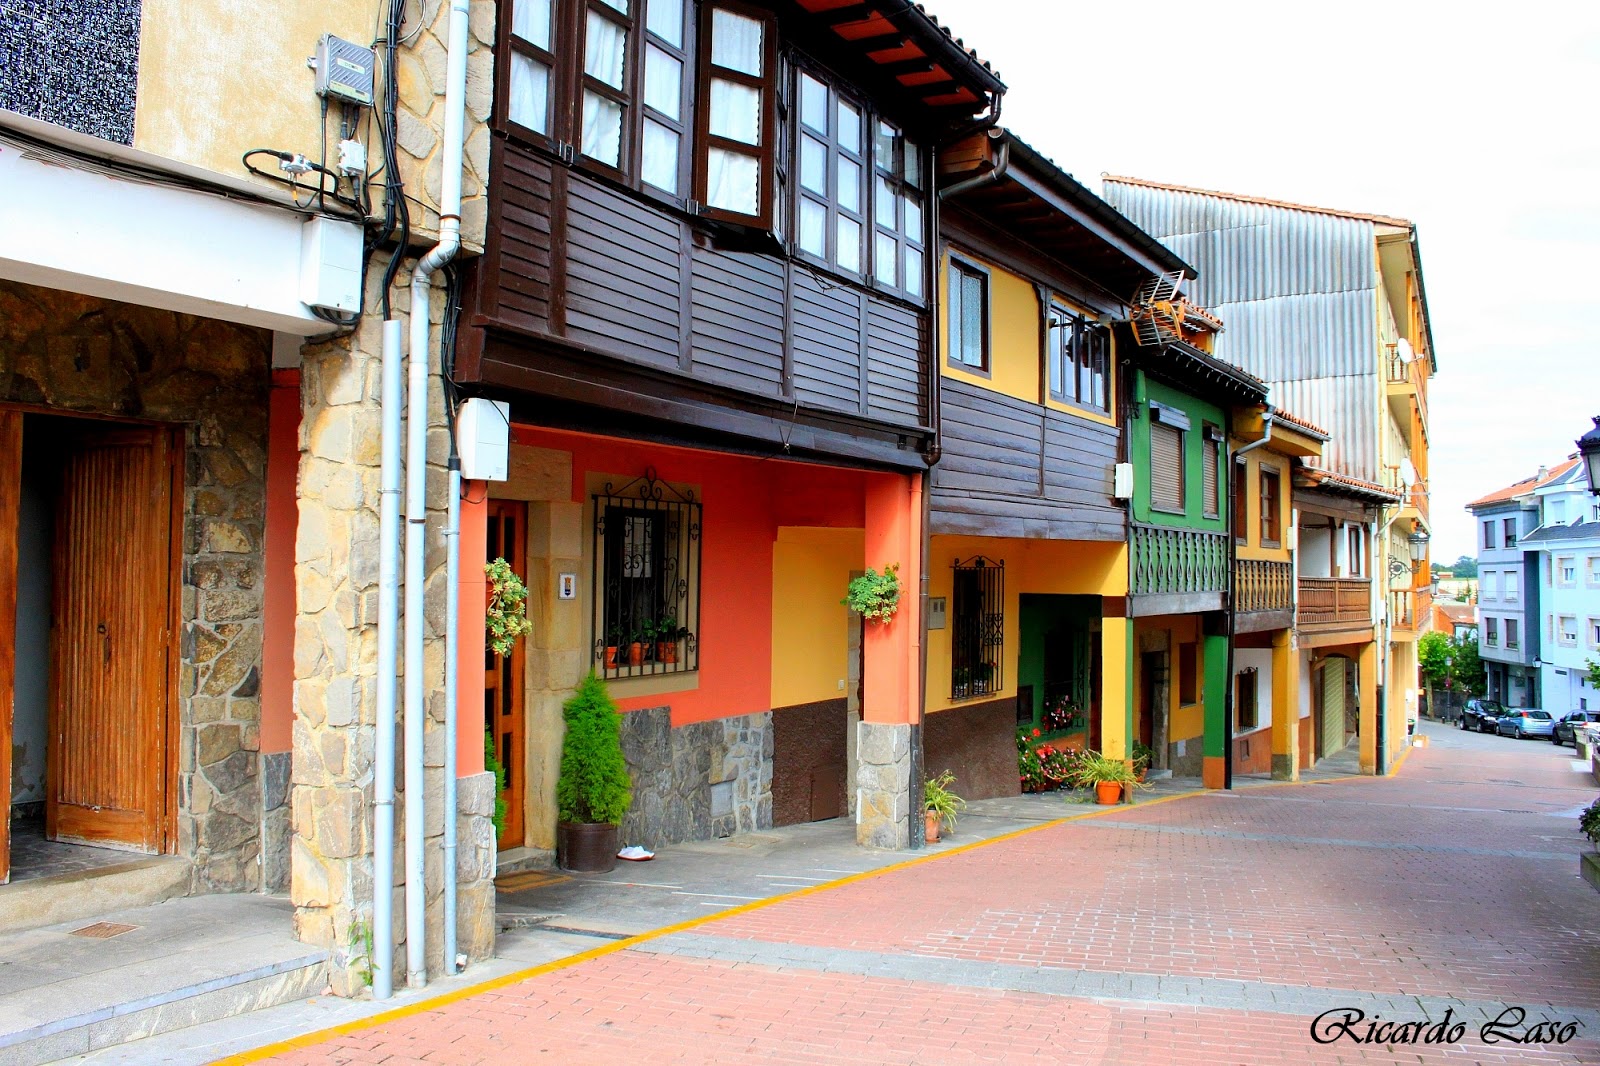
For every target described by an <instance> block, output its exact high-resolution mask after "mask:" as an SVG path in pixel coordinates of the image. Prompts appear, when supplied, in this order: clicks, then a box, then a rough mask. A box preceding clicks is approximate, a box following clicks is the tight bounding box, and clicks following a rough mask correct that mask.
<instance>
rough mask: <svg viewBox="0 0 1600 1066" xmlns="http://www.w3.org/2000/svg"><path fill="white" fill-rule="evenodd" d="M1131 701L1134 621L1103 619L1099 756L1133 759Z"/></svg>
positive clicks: (1132, 694)
mask: <svg viewBox="0 0 1600 1066" xmlns="http://www.w3.org/2000/svg"><path fill="white" fill-rule="evenodd" d="M1133 701H1134V687H1133V619H1131V618H1111V617H1104V618H1102V619H1101V621H1100V708H1101V710H1100V752H1101V754H1103V755H1105V756H1107V757H1109V758H1113V759H1126V758H1129V757H1131V756H1132V754H1133V721H1134V706H1133ZM1151 713H1152V714H1154V713H1155V710H1154V709H1152V712H1151Z"/></svg>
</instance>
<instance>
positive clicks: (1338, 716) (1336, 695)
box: [1319, 659, 1345, 757]
mask: <svg viewBox="0 0 1600 1066" xmlns="http://www.w3.org/2000/svg"><path fill="white" fill-rule="evenodd" d="M1344 675H1345V660H1343V659H1328V660H1327V661H1325V662H1324V663H1323V666H1322V742H1321V744H1320V745H1319V749H1320V751H1321V754H1322V755H1323V756H1324V757H1326V756H1329V755H1334V754H1337V753H1338V752H1341V751H1343V750H1344V746H1345V732H1344V716H1345V700H1344V693H1345V681H1344Z"/></svg>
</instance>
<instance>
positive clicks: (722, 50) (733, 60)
mask: <svg viewBox="0 0 1600 1066" xmlns="http://www.w3.org/2000/svg"><path fill="white" fill-rule="evenodd" d="M762 30H763V26H762V24H761V23H759V22H757V21H756V20H755V19H752V18H745V17H744V16H743V15H735V14H734V13H733V12H732V11H726V10H723V9H722V8H720V7H719V8H716V9H714V10H713V11H712V12H711V62H712V64H713V65H715V66H719V67H723V68H725V69H727V70H737V71H738V72H739V73H741V74H749V75H751V76H753V77H757V78H759V77H760V76H761V52H762V48H761V33H762Z"/></svg>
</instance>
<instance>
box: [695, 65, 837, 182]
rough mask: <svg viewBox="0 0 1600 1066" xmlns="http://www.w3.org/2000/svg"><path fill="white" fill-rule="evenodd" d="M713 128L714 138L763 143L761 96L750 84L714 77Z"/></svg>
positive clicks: (712, 80) (745, 142)
mask: <svg viewBox="0 0 1600 1066" xmlns="http://www.w3.org/2000/svg"><path fill="white" fill-rule="evenodd" d="M710 126H711V133H712V135H713V136H716V137H727V138H728V139H729V140H734V141H739V142H740V143H742V144H760V143H761V93H760V92H759V91H757V90H755V89H752V88H751V87H750V86H748V85H740V84H739V83H738V82H733V81H725V80H723V79H722V78H712V79H711V119H710ZM824 187H826V186H824Z"/></svg>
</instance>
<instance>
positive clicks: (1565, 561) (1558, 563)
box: [1552, 555, 1578, 589]
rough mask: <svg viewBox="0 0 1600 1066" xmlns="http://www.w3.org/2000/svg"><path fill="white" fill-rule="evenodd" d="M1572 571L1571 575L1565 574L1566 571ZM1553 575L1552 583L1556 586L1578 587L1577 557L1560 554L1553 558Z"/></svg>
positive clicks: (1564, 587) (1563, 587)
mask: <svg viewBox="0 0 1600 1066" xmlns="http://www.w3.org/2000/svg"><path fill="white" fill-rule="evenodd" d="M1569 570H1570V571H1572V576H1571V577H1568V576H1567V571H1569ZM1552 573H1553V575H1554V576H1555V581H1554V582H1553V584H1554V585H1555V586H1556V588H1562V589H1574V588H1577V587H1578V557H1577V556H1576V555H1561V556H1557V557H1556V559H1555V567H1554V570H1553V571H1552Z"/></svg>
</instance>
